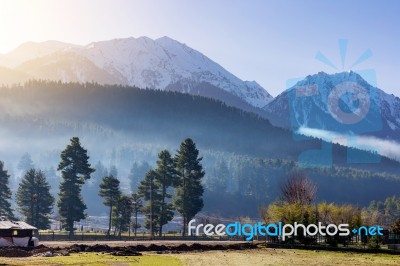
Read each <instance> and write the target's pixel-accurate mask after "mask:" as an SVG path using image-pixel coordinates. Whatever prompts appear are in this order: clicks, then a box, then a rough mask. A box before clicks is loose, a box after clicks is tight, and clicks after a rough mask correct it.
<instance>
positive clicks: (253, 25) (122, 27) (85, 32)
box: [0, 0, 400, 96]
mask: <svg viewBox="0 0 400 266" xmlns="http://www.w3.org/2000/svg"><path fill="white" fill-rule="evenodd" d="M399 14H400V1H396V0H386V1H378V0H376V1H371V0H364V1H361V0H352V1H346V0H337V1H317V0H303V1H297V0H292V1H290V0H285V1H283V0H276V1H267V0H265V1H258V0H247V1H237V0H202V1H195V0H168V1H164V0H131V1H125V0H93V1H92V0H65V1H63V0H59V1H57V0H35V1H33V0H26V1H24V0H0V53H7V52H9V51H11V50H12V49H14V48H16V47H17V46H18V45H20V44H22V43H24V42H27V41H35V42H41V41H47V40H58V41H63V42H68V43H74V44H81V45H85V44H88V43H90V42H93V41H101V40H109V39H115V38H126V37H140V36H148V37H150V38H153V39H154V38H159V37H162V36H169V37H171V38H173V39H175V40H177V41H180V42H182V43H185V44H187V45H188V46H190V47H192V48H194V49H196V50H198V51H200V52H202V53H203V54H205V55H206V56H208V57H209V58H211V59H212V60H214V61H216V62H217V63H219V64H220V65H222V66H223V67H224V68H226V69H227V70H228V71H230V72H232V73H233V74H234V75H236V76H238V77H239V78H241V79H243V80H255V81H257V82H258V83H259V84H260V85H261V86H263V87H264V88H265V89H266V90H267V91H268V92H270V93H271V94H272V95H273V96H276V95H278V94H279V93H280V92H282V91H283V90H284V89H286V82H287V80H290V79H292V78H301V77H305V76H307V75H309V74H315V73H317V72H319V71H324V72H327V73H335V72H341V71H348V70H350V66H351V65H352V64H353V63H354V62H355V61H356V60H357V58H358V57H359V56H360V55H362V54H363V53H364V52H365V51H367V50H370V51H372V53H371V54H372V56H371V57H370V58H368V59H367V60H365V61H364V62H362V63H360V64H358V65H357V66H355V67H354V68H351V69H352V70H363V69H373V70H374V71H375V72H376V75H377V84H378V87H380V88H382V89H383V90H385V91H386V92H389V93H393V94H395V95H398V96H400V85H399V84H398V83H399V82H398V76H399V74H400V27H399V25H400V15H399ZM339 39H346V40H347V41H348V48H347V54H346V57H345V64H344V67H342V63H341V55H340V50H339V46H338V40H339ZM318 52H320V53H322V54H324V55H325V56H326V58H328V59H329V60H330V61H331V62H332V63H333V64H335V65H336V66H337V69H334V68H332V67H330V66H328V65H327V64H324V63H322V62H320V61H318V60H316V59H315V57H316V54H317V53H318Z"/></svg>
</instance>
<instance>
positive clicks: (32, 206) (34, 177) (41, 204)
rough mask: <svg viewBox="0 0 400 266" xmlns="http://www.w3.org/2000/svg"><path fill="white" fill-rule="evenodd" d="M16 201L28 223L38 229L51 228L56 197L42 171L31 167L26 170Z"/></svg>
mask: <svg viewBox="0 0 400 266" xmlns="http://www.w3.org/2000/svg"><path fill="white" fill-rule="evenodd" d="M16 201H17V205H18V207H19V211H20V212H21V214H22V215H24V216H25V221H26V222H27V223H28V224H31V225H33V226H35V227H37V228H38V229H47V228H49V225H50V221H49V215H50V213H51V211H52V209H53V204H54V197H53V196H52V195H51V194H50V185H49V184H48V183H47V180H46V176H45V175H44V173H43V172H42V171H40V170H39V171H36V170H35V169H30V170H29V171H28V172H26V174H25V176H24V177H23V179H22V181H21V183H20V184H19V188H18V191H17V195H16Z"/></svg>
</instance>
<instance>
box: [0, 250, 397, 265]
mask: <svg viewBox="0 0 400 266" xmlns="http://www.w3.org/2000/svg"><path fill="white" fill-rule="evenodd" d="M2 264H3V265H4V264H5V265H33V266H35V265H118V266H128V265H155V266H156V265H168V266H175V265H190V266H200V265H202V266H205V265H238V266H239V265H240V266H243V265H307V266H310V265H400V255H385V254H358V253H348V252H329V251H319V252H316V251H309V250H296V249H267V248H259V249H255V250H243V251H208V252H188V253H180V254H166V255H157V254H153V253H145V254H144V255H143V256H137V257H118V256H112V255H106V254H101V253H78V254H76V253H74V254H71V255H70V256H66V257H50V258H43V257H31V258H0V265H2Z"/></svg>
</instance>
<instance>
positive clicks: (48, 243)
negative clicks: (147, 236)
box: [40, 240, 255, 248]
mask: <svg viewBox="0 0 400 266" xmlns="http://www.w3.org/2000/svg"><path fill="white" fill-rule="evenodd" d="M241 243H246V242H243V241H164V240H163V241H148V240H146V241H41V242H40V244H41V245H44V246H46V247H51V248H56V247H59V248H66V247H70V246H72V245H74V244H78V245H96V244H98V245H107V246H109V247H126V246H137V245H143V246H150V245H152V244H154V245H164V246H167V247H171V246H179V245H181V244H186V245H188V246H189V245H192V244H201V245H211V246H216V245H222V246H226V245H228V246H229V245H235V244H241ZM254 243H255V242H254Z"/></svg>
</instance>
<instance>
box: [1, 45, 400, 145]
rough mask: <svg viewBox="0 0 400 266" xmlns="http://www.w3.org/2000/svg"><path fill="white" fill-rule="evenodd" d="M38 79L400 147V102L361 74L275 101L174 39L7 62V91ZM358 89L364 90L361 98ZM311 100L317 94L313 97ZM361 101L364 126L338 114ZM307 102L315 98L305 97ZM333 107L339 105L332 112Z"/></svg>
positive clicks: (47, 49) (335, 77)
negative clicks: (164, 97)
mask: <svg viewBox="0 0 400 266" xmlns="http://www.w3.org/2000/svg"><path fill="white" fill-rule="evenodd" d="M30 79H44V80H56V81H58V80H60V81H62V82H80V83H84V82H96V83H100V84H120V85H129V86H136V87H139V88H150V89H158V90H167V91H177V92H183V93H189V94H193V95H199V96H204V97H208V98H213V99H217V100H220V101H222V102H224V103H225V104H227V105H229V106H233V107H237V108H240V109H242V110H245V111H249V112H253V113H256V114H257V115H259V116H261V117H263V118H268V119H269V120H270V121H271V123H272V124H273V125H276V126H280V127H284V128H288V129H291V130H298V129H302V128H311V129H319V130H325V131H332V132H336V133H340V134H349V135H367V136H374V137H378V138H380V139H384V140H394V141H400V99H399V98H398V97H396V96H395V95H389V94H387V93H385V92H384V91H383V90H381V89H379V88H377V87H374V86H372V85H370V84H368V82H366V81H365V80H364V79H363V78H362V76H360V75H359V74H357V73H356V72H352V71H350V72H342V73H337V74H332V75H329V74H326V73H323V72H320V73H318V74H315V75H310V76H307V77H305V78H304V79H303V80H301V81H299V82H297V84H295V85H294V86H292V87H290V88H288V89H287V90H285V91H284V92H282V93H281V94H280V95H278V96H277V97H275V98H273V97H272V96H271V95H270V94H269V93H268V92H267V91H266V90H265V89H264V88H262V87H261V86H260V85H259V84H258V83H257V82H255V81H243V80H241V79H239V78H238V77H236V76H235V75H233V74H232V73H230V72H228V71H227V70H226V69H224V68H223V67H222V66H220V65H219V64H218V63H216V62H214V61H212V60H211V59H209V58H208V57H206V56H205V55H203V54H202V53H200V52H198V51H196V50H194V49H192V48H190V47H188V46H187V45H185V44H183V43H180V42H178V41H176V40H173V39H171V38H169V37H162V38H159V39H155V40H153V39H150V38H148V37H139V38H133V37H132V38H125V39H114V40H108V41H100V42H93V43H90V44H88V45H85V46H80V45H74V44H68V43H62V42H58V41H46V42H42V43H34V42H28V43H24V44H22V45H20V46H19V47H18V48H16V49H14V50H13V51H11V52H9V53H7V54H3V55H0V83H1V84H14V83H23V82H26V81H28V80H30ZM343 84H345V86H347V88H344V87H343ZM337 87H341V88H337ZM355 88H361V90H358V91H357V93H354V89H355ZM341 90H342V91H341ZM343 90H347V92H343ZM301 91H303V92H301ZM340 91H341V95H338V92H340ZM299 92H301V93H300V94H302V95H300V97H298V96H299V95H298V93H299ZM310 92H312V93H313V94H312V95H309V94H310ZM333 92H334V93H333ZM335 93H336V94H335ZM360 93H364V96H368V97H367V98H369V102H367V103H366V104H369V106H368V115H366V114H358V116H359V118H360V117H361V116H362V115H365V117H364V118H365V119H360V121H357V122H356V123H355V121H353V122H352V123H351V124H349V123H348V122H347V123H343V122H344V121H340V119H339V118H338V117H337V112H336V113H335V112H333V111H332V108H333V107H335V106H336V110H337V111H340V110H344V111H343V112H341V113H340V114H341V115H342V116H343V115H344V116H347V117H348V118H349V119H352V114H351V113H353V112H357V111H358V112H360V111H362V110H361V109H360V108H358V109H357V106H356V105H357V103H365V101H363V100H362V99H361V101H360V99H357V97H358V96H361V97H362V95H361V94H360ZM306 94H308V96H312V97H304V96H305V95H306ZM335 95H336V96H335ZM335 97H336V98H335ZM338 97H339V98H338ZM355 97H356V98H355ZM333 99H336V102H337V104H336V105H332V100H333ZM338 107H339V108H338ZM361 107H362V106H361ZM364 107H365V108H366V106H364ZM364 112H365V110H364ZM346 113H347V114H346ZM335 115H336V117H335ZM354 115H355V116H357V114H356V113H354V114H353V119H354V118H355V117H354ZM355 119H356V118H355Z"/></svg>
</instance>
